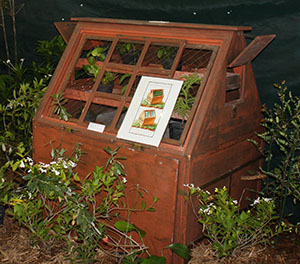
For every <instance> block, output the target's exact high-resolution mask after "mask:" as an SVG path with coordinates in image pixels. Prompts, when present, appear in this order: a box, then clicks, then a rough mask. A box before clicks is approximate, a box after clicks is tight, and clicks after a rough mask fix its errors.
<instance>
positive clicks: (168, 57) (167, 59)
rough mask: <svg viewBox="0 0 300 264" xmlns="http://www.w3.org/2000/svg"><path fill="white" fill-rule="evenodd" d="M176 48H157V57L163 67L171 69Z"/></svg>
mask: <svg viewBox="0 0 300 264" xmlns="http://www.w3.org/2000/svg"><path fill="white" fill-rule="evenodd" d="M177 50H178V48H177V47H172V46H163V47H160V48H159V49H158V50H157V58H158V59H160V61H161V63H162V65H163V67H164V68H165V69H171V67H172V65H173V61H174V59H175V56H176V54H177Z"/></svg>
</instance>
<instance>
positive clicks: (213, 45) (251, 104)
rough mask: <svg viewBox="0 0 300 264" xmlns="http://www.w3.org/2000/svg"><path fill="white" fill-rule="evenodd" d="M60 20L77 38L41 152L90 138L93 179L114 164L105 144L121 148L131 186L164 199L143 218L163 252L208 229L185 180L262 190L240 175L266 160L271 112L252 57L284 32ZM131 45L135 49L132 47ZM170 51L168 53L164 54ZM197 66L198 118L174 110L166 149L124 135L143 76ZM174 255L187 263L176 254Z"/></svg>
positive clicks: (88, 167) (44, 121) (46, 115)
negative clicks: (264, 124)
mask: <svg viewBox="0 0 300 264" xmlns="http://www.w3.org/2000/svg"><path fill="white" fill-rule="evenodd" d="M56 26H57V28H58V30H59V32H60V33H61V34H62V36H63V37H64V39H65V41H66V42H67V44H68V45H67V48H66V50H65V52H64V54H63V56H62V58H61V60H60V62H59V64H58V66H57V69H56V71H55V73H54V75H53V77H52V80H51V82H50V84H49V88H48V90H47V92H46V94H45V96H44V98H43V101H42V103H41V105H40V108H39V110H38V112H37V113H36V116H35V118H34V121H33V132H34V138H33V142H34V159H35V160H36V161H44V162H46V161H49V159H50V156H49V153H50V151H51V145H50V144H49V142H55V144H56V145H59V144H61V145H62V147H63V148H65V149H68V150H72V149H73V146H74V145H75V144H76V143H78V142H80V143H82V149H83V151H85V152H87V155H85V156H83V161H84V162H83V163H82V164H81V165H80V166H79V168H78V171H79V173H80V175H82V176H85V175H86V174H87V173H88V172H90V171H92V170H93V169H94V168H95V167H96V165H103V164H105V162H106V160H107V155H106V154H105V152H104V151H103V149H104V148H106V147H108V146H110V147H111V148H115V147H116V146H120V150H119V153H120V155H123V156H126V157H127V160H126V161H124V165H125V168H126V172H127V174H128V184H129V185H133V184H139V185H140V186H143V187H144V188H146V189H147V190H148V192H149V195H148V196H149V199H150V198H151V197H152V195H153V196H156V197H158V198H159V202H158V203H157V205H156V212H154V213H153V212H147V213H144V214H140V215H133V221H134V223H136V225H137V226H139V227H140V228H141V229H143V230H145V231H146V232H147V234H146V236H145V243H146V244H147V245H148V246H149V247H150V248H151V252H152V253H153V254H158V255H159V254H160V250H161V249H162V248H163V247H165V246H167V245H169V244H171V243H185V244H189V243H191V242H193V241H195V240H196V239H197V238H199V236H200V235H201V226H200V225H199V224H198V223H197V221H196V219H195V216H194V215H193V212H192V210H191V208H190V206H189V205H188V203H187V202H186V201H185V200H184V198H183V196H182V191H184V186H183V185H184V184H186V183H193V184H195V185H197V186H200V187H203V188H207V189H208V190H210V191H211V190H214V188H215V187H222V186H224V185H226V186H227V187H228V189H229V191H230V193H231V195H232V196H233V197H234V198H236V199H239V198H240V195H241V194H242V192H243V191H244V190H246V189H257V188H258V187H259V183H258V182H254V181H253V182H246V181H241V179H240V177H241V176H242V175H247V174H248V171H249V170H255V169H257V167H258V165H259V162H260V157H259V154H258V153H257V151H256V149H255V147H254V146H253V145H252V144H251V143H249V142H248V141H247V139H249V138H251V137H253V136H254V131H257V130H259V129H260V126H259V122H260V120H261V118H262V116H261V112H260V109H261V105H260V100H259V96H258V92H257V87H256V83H255V78H254V74H253V70H252V66H251V61H252V60H253V59H254V58H255V57H256V56H257V55H258V54H259V53H260V52H261V51H262V50H263V49H264V48H265V47H266V46H267V45H268V44H269V43H270V42H271V41H272V39H273V38H274V37H275V36H274V35H266V36H259V37H256V38H255V39H254V40H253V41H252V42H251V43H250V44H249V45H247V43H246V40H245V34H244V33H245V32H247V31H250V30H251V27H239V26H236V27H235V26H216V25H197V24H184V23H165V22H155V21H153V22H146V21H131V20H115V19H97V18H73V19H72V20H71V22H58V23H56ZM124 45H125V46H126V47H129V48H130V49H131V51H130V52H129V53H127V54H123V53H122V47H124ZM97 48H100V50H101V51H102V53H101V54H100V55H99V56H98V58H96V56H95V61H94V63H95V65H97V67H99V69H100V70H99V72H98V75H96V76H91V75H89V74H88V73H87V71H86V70H85V67H86V66H88V59H87V57H88V56H89V54H91V52H93V51H94V50H95V49H97ZM160 50H163V51H165V53H163V52H162V54H167V52H169V54H168V56H167V55H166V56H165V58H164V59H163V57H162V56H158V53H159V52H160ZM167 57H168V59H169V60H167ZM195 72H197V73H198V74H199V76H201V77H202V81H201V84H200V85H197V86H194V87H193V89H192V91H193V94H194V96H195V100H194V103H193V106H192V108H191V110H190V113H189V115H188V118H180V116H178V114H176V113H174V114H173V115H172V117H171V119H170V121H169V124H168V127H167V129H166V132H165V134H164V137H163V139H162V141H161V143H160V145H159V146H158V147H152V146H148V145H144V144H137V143H135V142H132V141H127V140H122V139H119V138H117V137H116V134H117V132H118V130H119V128H120V126H121V124H122V122H123V119H124V115H125V114H126V109H127V108H128V106H129V105H130V102H131V100H132V97H133V95H134V92H135V90H136V88H137V85H138V83H139V80H140V78H141V76H153V77H163V78H170V79H173V78H175V79H178V78H181V76H183V75H191V74H193V73H195ZM108 73H113V77H114V78H113V80H112V81H111V87H110V88H109V87H108V88H106V87H105V86H104V79H106V78H107V79H108V77H107V76H108V75H107V74H108ZM101 85H103V86H101ZM58 91H60V92H63V93H64V98H66V99H68V102H67V103H66V105H65V108H66V110H67V112H68V113H69V114H71V118H70V119H69V120H68V121H63V120H61V119H60V118H59V116H58V115H56V114H55V113H54V106H53V99H52V97H51V96H52V95H53V94H56V93H57V92H58ZM174 100H175V99H174ZM89 122H95V123H99V124H102V125H105V129H104V131H103V133H98V132H95V131H91V130H88V129H87V127H88V124H89ZM246 195H251V192H247V191H246V192H245V194H244V197H245V196H246ZM243 204H244V205H246V203H243ZM167 258H168V263H181V260H180V259H178V258H177V257H176V256H175V255H172V254H171V253H170V252H168V253H167Z"/></svg>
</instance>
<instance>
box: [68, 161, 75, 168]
mask: <svg viewBox="0 0 300 264" xmlns="http://www.w3.org/2000/svg"><path fill="white" fill-rule="evenodd" d="M68 163H69V165H70V166H71V167H72V168H75V167H76V166H77V163H75V162H73V161H72V160H69V162H68Z"/></svg>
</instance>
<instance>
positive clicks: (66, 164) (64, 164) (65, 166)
mask: <svg viewBox="0 0 300 264" xmlns="http://www.w3.org/2000/svg"><path fill="white" fill-rule="evenodd" d="M62 164H63V167H64V168H65V169H67V168H68V163H67V162H66V161H65V160H63V162H62Z"/></svg>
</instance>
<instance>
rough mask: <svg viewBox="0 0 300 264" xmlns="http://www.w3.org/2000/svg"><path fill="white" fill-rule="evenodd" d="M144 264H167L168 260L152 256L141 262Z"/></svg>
mask: <svg viewBox="0 0 300 264" xmlns="http://www.w3.org/2000/svg"><path fill="white" fill-rule="evenodd" d="M141 263H142V264H165V263H166V258H165V257H159V256H154V255H152V256H150V257H148V258H146V259H144V260H143V262H141Z"/></svg>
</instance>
